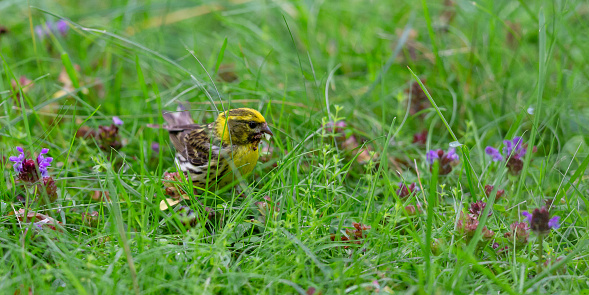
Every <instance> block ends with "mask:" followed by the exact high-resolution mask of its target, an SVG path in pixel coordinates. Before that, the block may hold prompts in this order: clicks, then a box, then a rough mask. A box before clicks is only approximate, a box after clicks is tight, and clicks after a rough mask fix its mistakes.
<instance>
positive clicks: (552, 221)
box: [548, 216, 560, 229]
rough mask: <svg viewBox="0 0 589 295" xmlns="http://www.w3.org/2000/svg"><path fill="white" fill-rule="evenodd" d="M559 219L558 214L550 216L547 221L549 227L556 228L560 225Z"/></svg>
mask: <svg viewBox="0 0 589 295" xmlns="http://www.w3.org/2000/svg"><path fill="white" fill-rule="evenodd" d="M559 220H560V216H554V217H552V218H550V220H549V221H548V226H549V227H550V228H551V229H558V228H559V227H560V223H559Z"/></svg>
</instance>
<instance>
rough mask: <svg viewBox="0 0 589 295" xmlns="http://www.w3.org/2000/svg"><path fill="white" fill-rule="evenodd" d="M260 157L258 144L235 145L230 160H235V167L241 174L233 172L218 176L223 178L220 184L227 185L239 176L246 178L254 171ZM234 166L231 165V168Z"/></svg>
mask: <svg viewBox="0 0 589 295" xmlns="http://www.w3.org/2000/svg"><path fill="white" fill-rule="evenodd" d="M254 147H255V149H254ZM258 157H259V153H258V146H257V145H255V146H253V145H242V146H235V147H233V152H232V159H230V160H232V162H233V167H235V168H237V169H238V170H239V175H236V174H235V173H232V172H229V173H226V174H225V175H219V176H218V177H220V178H221V180H220V182H219V184H220V185H221V186H225V185H227V184H229V183H232V182H233V181H235V180H236V179H238V177H239V176H241V177H242V178H245V177H246V176H247V175H248V174H250V173H251V172H252V171H254V168H255V167H256V163H257V162H258ZM233 167H232V166H231V165H230V168H229V169H232V168H233ZM230 171H231V170H230Z"/></svg>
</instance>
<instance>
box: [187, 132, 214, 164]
mask: <svg viewBox="0 0 589 295" xmlns="http://www.w3.org/2000/svg"><path fill="white" fill-rule="evenodd" d="M212 130H213V124H212V123H211V124H208V125H204V126H202V127H200V128H197V129H193V130H191V131H190V133H187V134H186V135H185V136H184V141H185V143H186V147H187V159H188V160H189V161H190V163H191V164H192V165H194V166H205V167H206V166H207V165H209V164H211V165H216V164H215V163H216V162H217V159H218V156H219V151H218V147H217V146H216V145H217V141H216V140H214V139H213V141H212V142H211V137H210V135H211V134H212ZM211 144H212V146H211ZM211 147H212V150H211Z"/></svg>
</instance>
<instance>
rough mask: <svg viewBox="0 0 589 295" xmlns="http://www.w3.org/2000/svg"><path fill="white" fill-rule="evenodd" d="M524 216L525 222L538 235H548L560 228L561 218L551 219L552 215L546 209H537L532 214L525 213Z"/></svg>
mask: <svg viewBox="0 0 589 295" xmlns="http://www.w3.org/2000/svg"><path fill="white" fill-rule="evenodd" d="M522 215H523V216H525V217H526V218H525V220H526V221H527V222H528V223H529V224H530V228H531V229H532V231H533V232H535V233H536V234H538V235H545V234H548V233H549V232H550V230H551V229H558V228H559V227H560V223H559V220H560V216H554V217H552V218H550V213H549V212H548V210H547V209H546V207H542V208H540V209H537V208H536V209H534V211H532V213H530V212H527V211H524V212H522Z"/></svg>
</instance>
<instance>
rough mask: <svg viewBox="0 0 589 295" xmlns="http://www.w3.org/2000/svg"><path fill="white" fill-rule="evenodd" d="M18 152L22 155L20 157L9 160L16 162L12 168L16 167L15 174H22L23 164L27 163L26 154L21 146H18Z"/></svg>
mask: <svg viewBox="0 0 589 295" xmlns="http://www.w3.org/2000/svg"><path fill="white" fill-rule="evenodd" d="M16 150H17V151H18V152H19V153H20V155H18V157H16V156H12V157H10V158H9V160H10V161H12V162H14V165H13V166H12V167H14V172H16V173H21V172H22V170H23V162H24V161H25V152H24V150H23V149H22V147H20V146H17V147H16Z"/></svg>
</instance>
